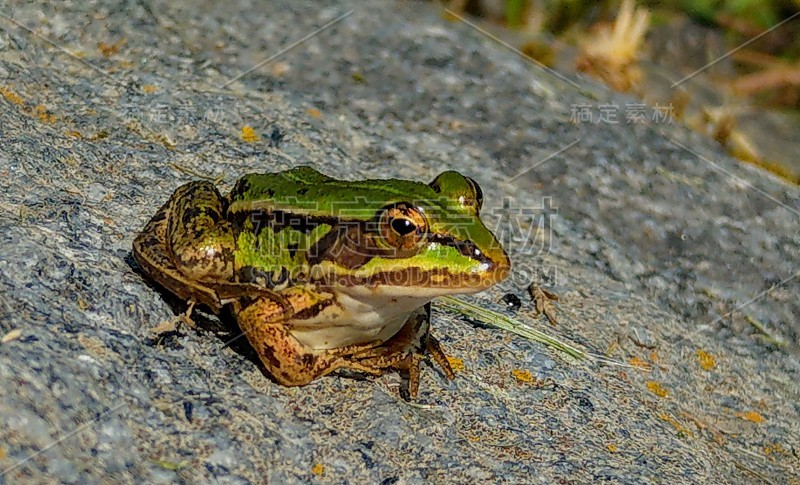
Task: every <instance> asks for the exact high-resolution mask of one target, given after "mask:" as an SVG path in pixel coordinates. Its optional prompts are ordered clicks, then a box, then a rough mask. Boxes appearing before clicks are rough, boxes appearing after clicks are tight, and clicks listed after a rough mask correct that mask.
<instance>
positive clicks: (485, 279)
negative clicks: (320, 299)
mask: <svg viewBox="0 0 800 485" xmlns="http://www.w3.org/2000/svg"><path fill="white" fill-rule="evenodd" d="M509 270H510V268H509V267H508V266H497V267H495V268H493V269H491V268H490V269H488V270H487V271H482V272H479V273H451V272H450V271H449V270H448V269H446V268H440V269H430V270H422V269H420V268H407V269H404V270H401V271H384V272H378V273H375V274H372V275H369V276H357V275H353V274H325V275H322V276H321V278H320V279H319V283H321V284H323V285H326V286H330V287H336V286H343V287H363V288H368V289H369V288H374V289H376V290H377V289H380V288H387V287H390V288H397V289H398V291H397V292H398V293H403V291H402V289H403V288H406V289H414V288H430V289H435V290H439V291H438V292H440V293H441V294H442V295H447V294H450V293H477V292H479V291H482V290H485V289H487V288H489V287H490V286H493V285H495V284H497V283H499V282H501V281H503V280H504V279H505V278H506V277H507V276H508V273H509ZM438 292H437V293H438Z"/></svg>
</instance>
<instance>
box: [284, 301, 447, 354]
mask: <svg viewBox="0 0 800 485" xmlns="http://www.w3.org/2000/svg"><path fill="white" fill-rule="evenodd" d="M333 293H334V295H335V300H336V304H334V305H330V306H328V307H326V308H325V309H324V310H323V311H321V312H320V313H319V314H317V315H315V316H314V317H312V318H309V319H305V320H294V321H291V322H289V323H290V325H291V326H292V335H293V336H294V337H295V338H296V339H297V340H299V341H300V343H302V344H304V345H307V346H309V347H311V348H313V349H320V350H322V349H335V348H339V347H344V346H346V345H354V344H361V343H367V342H374V341H376V340H380V341H381V342H383V341H385V340H388V339H389V338H391V337H392V336H393V335H394V334H396V333H397V332H398V331H399V330H400V329H401V328H403V324H405V323H406V320H408V317H409V316H410V315H411V314H412V313H413V312H414V311H415V310H417V309H419V308H420V307H421V306H423V305H425V304H426V303H428V302H429V301H430V300H431V298H430V297H415V296H392V295H385V294H378V293H377V292H375V291H374V290H370V289H368V288H348V289H347V290H345V291H334V292H333Z"/></svg>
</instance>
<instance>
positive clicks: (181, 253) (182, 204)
mask: <svg viewBox="0 0 800 485" xmlns="http://www.w3.org/2000/svg"><path fill="white" fill-rule="evenodd" d="M167 205H168V206H169V209H168V210H167V227H166V237H167V241H168V245H167V246H168V248H169V250H170V252H171V255H172V260H173V261H174V262H175V265H176V266H177V267H178V269H179V270H180V272H181V273H183V274H184V275H186V276H187V277H189V278H191V279H192V280H193V281H197V282H203V281H209V282H213V281H230V280H231V279H232V278H233V263H234V249H235V242H234V238H233V229H232V228H231V225H230V223H229V222H228V221H227V219H226V218H225V211H226V210H227V207H226V205H227V204H226V202H225V199H223V198H222V196H221V195H220V193H219V191H218V190H217V188H216V187H214V184H212V183H211V182H207V181H197V182H191V183H188V184H186V185H183V186H181V187H179V188H178V189H177V190H176V191H175V193H174V194H172V197H170V200H169V201H168V202H167Z"/></svg>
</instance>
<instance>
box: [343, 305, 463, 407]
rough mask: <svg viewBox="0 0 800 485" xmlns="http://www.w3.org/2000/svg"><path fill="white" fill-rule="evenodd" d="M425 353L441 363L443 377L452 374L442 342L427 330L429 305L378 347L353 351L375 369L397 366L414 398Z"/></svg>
mask: <svg viewBox="0 0 800 485" xmlns="http://www.w3.org/2000/svg"><path fill="white" fill-rule="evenodd" d="M426 353H427V354H429V355H430V356H431V357H433V360H434V361H436V363H437V364H438V365H439V367H441V369H442V372H444V375H445V377H447V378H448V379H451V380H452V379H454V378H455V373H454V372H453V368H452V367H451V366H450V362H449V361H448V360H447V356H446V355H445V353H444V351H443V350H442V346H441V345H440V344H439V341H438V340H436V338H434V337H433V336H432V335H431V334H430V305H426V306H425V307H424V308H421V309H420V310H419V311H418V312H416V313H414V314H413V315H411V317H410V318H409V319H408V321H406V324H405V325H404V326H403V328H402V329H400V331H399V332H397V334H395V335H394V336H393V337H392V338H390V339H389V340H387V341H386V342H384V343H383V344H382V345H381V346H380V347H376V348H372V349H367V350H365V351H363V352H360V353H355V354H353V356H352V358H353V359H355V360H357V361H358V362H360V363H361V364H363V365H366V366H370V367H374V368H376V369H395V370H398V371H399V372H400V373H401V375H402V376H403V378H404V379H405V380H406V382H407V383H408V395H409V397H410V398H412V399H413V398H416V397H417V394H418V392H419V376H420V370H419V367H420V362H422V360H424V359H425V354H426Z"/></svg>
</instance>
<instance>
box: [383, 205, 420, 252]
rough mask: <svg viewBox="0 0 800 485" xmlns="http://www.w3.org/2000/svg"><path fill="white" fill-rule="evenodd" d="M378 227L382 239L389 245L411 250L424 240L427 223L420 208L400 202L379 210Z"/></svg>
mask: <svg viewBox="0 0 800 485" xmlns="http://www.w3.org/2000/svg"><path fill="white" fill-rule="evenodd" d="M378 228H379V230H380V234H381V237H382V239H383V241H384V242H385V243H386V244H388V245H389V246H390V247H393V248H396V249H398V250H411V249H415V248H417V247H418V246H419V244H420V243H421V242H422V241H424V240H425V237H426V234H427V232H428V223H427V221H426V220H425V216H424V215H423V214H422V211H421V210H420V209H418V208H416V207H414V206H412V205H411V204H407V203H403V202H401V203H398V204H394V205H390V206H389V207H386V208H384V209H383V210H382V211H381V214H380V217H379V219H378Z"/></svg>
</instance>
